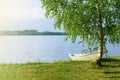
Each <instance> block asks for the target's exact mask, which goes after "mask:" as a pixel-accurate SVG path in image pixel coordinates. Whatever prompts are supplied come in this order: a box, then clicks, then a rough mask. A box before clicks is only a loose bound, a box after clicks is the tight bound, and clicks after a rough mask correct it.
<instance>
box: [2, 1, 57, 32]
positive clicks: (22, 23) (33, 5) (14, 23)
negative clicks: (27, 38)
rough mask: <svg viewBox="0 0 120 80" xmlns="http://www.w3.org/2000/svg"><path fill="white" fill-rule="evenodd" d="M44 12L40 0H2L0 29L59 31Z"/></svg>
mask: <svg viewBox="0 0 120 80" xmlns="http://www.w3.org/2000/svg"><path fill="white" fill-rule="evenodd" d="M44 13H45V9H43V8H41V2H40V0H0V30H25V29H34V30H38V31H59V30H55V29H54V27H53V23H54V21H53V20H51V19H47V18H45V16H44Z"/></svg>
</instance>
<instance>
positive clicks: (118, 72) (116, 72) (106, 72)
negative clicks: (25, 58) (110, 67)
mask: <svg viewBox="0 0 120 80" xmlns="http://www.w3.org/2000/svg"><path fill="white" fill-rule="evenodd" d="M104 73H105V74H120V71H114V72H109V71H105V72H104Z"/></svg>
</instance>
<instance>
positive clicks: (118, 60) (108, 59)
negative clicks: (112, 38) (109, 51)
mask: <svg viewBox="0 0 120 80" xmlns="http://www.w3.org/2000/svg"><path fill="white" fill-rule="evenodd" d="M102 62H120V59H114V58H103V59H102Z"/></svg>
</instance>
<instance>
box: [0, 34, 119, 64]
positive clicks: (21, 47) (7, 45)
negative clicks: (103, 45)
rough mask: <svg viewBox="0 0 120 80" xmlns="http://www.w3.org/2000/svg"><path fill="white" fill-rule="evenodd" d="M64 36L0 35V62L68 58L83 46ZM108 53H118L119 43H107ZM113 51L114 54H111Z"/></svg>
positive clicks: (49, 60) (48, 60)
mask: <svg viewBox="0 0 120 80" xmlns="http://www.w3.org/2000/svg"><path fill="white" fill-rule="evenodd" d="M64 37H65V36H0V63H23V62H36V61H47V62H51V61H57V60H66V59H69V57H68V54H70V53H80V51H81V50H82V49H84V47H83V46H82V45H78V44H77V43H75V44H73V43H71V41H70V40H68V41H67V42H66V41H64ZM107 47H108V50H109V55H111V56H116V55H120V54H119V53H120V52H119V49H120V47H119V45H118V46H116V47H113V46H112V45H110V44H109V45H107ZM113 53H114V54H113Z"/></svg>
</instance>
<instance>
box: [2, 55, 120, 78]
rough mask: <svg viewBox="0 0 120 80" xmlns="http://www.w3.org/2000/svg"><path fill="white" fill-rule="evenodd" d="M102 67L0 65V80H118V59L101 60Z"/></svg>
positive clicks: (68, 63) (72, 63)
mask: <svg viewBox="0 0 120 80" xmlns="http://www.w3.org/2000/svg"><path fill="white" fill-rule="evenodd" d="M102 64H103V66H102V67H99V66H94V65H93V64H91V62H84V61H79V62H76V61H58V62H53V63H41V62H38V63H25V64H0V80H120V57H112V58H107V59H103V60H102Z"/></svg>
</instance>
